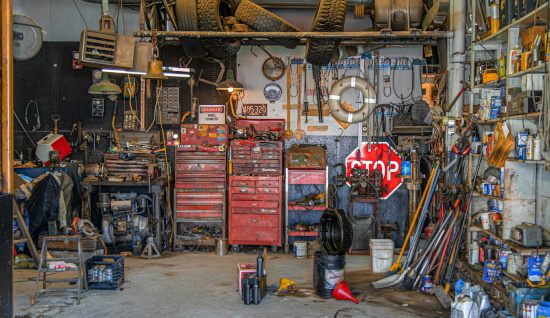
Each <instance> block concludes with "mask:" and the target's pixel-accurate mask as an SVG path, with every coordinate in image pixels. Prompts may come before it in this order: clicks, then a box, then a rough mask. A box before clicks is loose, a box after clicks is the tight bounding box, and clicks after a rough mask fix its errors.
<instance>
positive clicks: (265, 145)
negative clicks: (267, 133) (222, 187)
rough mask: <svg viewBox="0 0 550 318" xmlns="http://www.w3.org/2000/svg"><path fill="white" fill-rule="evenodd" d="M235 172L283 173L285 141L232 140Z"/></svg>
mask: <svg viewBox="0 0 550 318" xmlns="http://www.w3.org/2000/svg"><path fill="white" fill-rule="evenodd" d="M231 158H232V163H233V173H234V174H259V175H273V174H274V175H279V174H282V173H283V142H282V141H258V142H249V141H243V140H232V141H231Z"/></svg>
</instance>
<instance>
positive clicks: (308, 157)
mask: <svg viewBox="0 0 550 318" xmlns="http://www.w3.org/2000/svg"><path fill="white" fill-rule="evenodd" d="M326 165H327V149H326V148H324V147H322V146H318V145H297V144H296V145H293V146H292V147H290V149H288V150H287V151H286V167H287V168H289V169H324V168H325V167H326Z"/></svg>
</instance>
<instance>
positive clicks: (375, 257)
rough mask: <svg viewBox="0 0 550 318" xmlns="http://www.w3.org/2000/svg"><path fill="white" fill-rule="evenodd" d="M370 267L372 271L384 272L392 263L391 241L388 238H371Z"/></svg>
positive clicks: (392, 246)
mask: <svg viewBox="0 0 550 318" xmlns="http://www.w3.org/2000/svg"><path fill="white" fill-rule="evenodd" d="M369 246H370V252H371V253H370V259H371V268H372V272H373V273H385V272H387V271H389V270H390V267H391V265H392V263H393V248H394V245H393V241H392V240H388V239H372V240H370V242H369Z"/></svg>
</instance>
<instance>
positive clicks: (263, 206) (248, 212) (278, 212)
mask: <svg viewBox="0 0 550 318" xmlns="http://www.w3.org/2000/svg"><path fill="white" fill-rule="evenodd" d="M282 192H283V177H282V176H280V175H279V176H236V175H233V176H229V205H230V207H229V244H232V245H239V244H243V245H271V246H272V247H273V248H274V249H276V247H277V246H281V241H282V239H281V237H282V232H281V230H282V224H283V218H282V204H283V201H282ZM233 250H235V248H233Z"/></svg>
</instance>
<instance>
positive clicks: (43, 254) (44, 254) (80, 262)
mask: <svg viewBox="0 0 550 318" xmlns="http://www.w3.org/2000/svg"><path fill="white" fill-rule="evenodd" d="M71 240H76V241H77V244H78V257H72V258H71V257H66V258H48V242H54V241H63V242H65V244H68V243H69V241H71ZM54 261H57V262H62V261H63V262H70V263H75V264H76V265H77V268H64V269H50V268H49V266H48V262H54ZM68 271H78V276H77V277H75V278H68V279H50V280H46V279H47V273H51V272H55V273H59V272H68ZM40 274H42V276H43V277H42V289H39V288H38V282H39V281H40ZM83 282H84V289H85V291H86V292H87V291H88V278H87V276H86V269H85V268H84V258H83V256H82V243H81V241H80V236H46V237H44V239H43V240H42V250H41V251H40V261H39V263H38V272H37V274H36V282H35V284H34V291H33V293H32V298H31V306H33V305H34V303H35V300H36V296H37V295H38V294H44V293H47V292H57V293H61V292H64V293H70V292H73V293H77V304H78V305H80V293H81V292H82V283H83ZM48 283H50V284H51V283H76V284H77V286H76V289H75V288H50V289H47V288H46V287H47V284H48Z"/></svg>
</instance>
